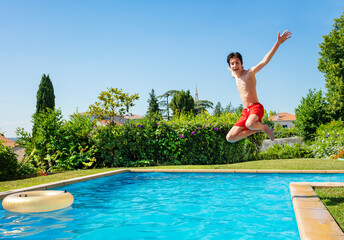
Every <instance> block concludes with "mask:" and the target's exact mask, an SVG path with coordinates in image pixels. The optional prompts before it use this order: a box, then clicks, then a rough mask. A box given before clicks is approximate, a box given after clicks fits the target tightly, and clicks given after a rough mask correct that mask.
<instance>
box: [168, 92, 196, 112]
mask: <svg viewBox="0 0 344 240" xmlns="http://www.w3.org/2000/svg"><path fill="white" fill-rule="evenodd" d="M194 106H195V101H194V99H193V97H192V96H191V95H190V90H187V91H186V92H184V91H183V90H181V91H178V92H176V93H175V94H174V95H173V98H172V101H171V109H172V111H173V115H179V114H181V113H186V114H187V113H193V111H194Z"/></svg>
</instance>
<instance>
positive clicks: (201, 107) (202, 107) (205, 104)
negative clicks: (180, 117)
mask: <svg viewBox="0 0 344 240" xmlns="http://www.w3.org/2000/svg"><path fill="white" fill-rule="evenodd" d="M213 105H214V103H212V102H211V101H208V100H197V101H195V107H194V112H195V114H196V115H197V114H200V113H202V112H205V111H207V108H213Z"/></svg>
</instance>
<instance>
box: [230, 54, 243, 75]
mask: <svg viewBox="0 0 344 240" xmlns="http://www.w3.org/2000/svg"><path fill="white" fill-rule="evenodd" d="M229 65H230V67H231V69H232V70H233V71H234V72H238V71H242V65H241V62H240V59H239V58H237V57H232V58H231V59H230V60H229Z"/></svg>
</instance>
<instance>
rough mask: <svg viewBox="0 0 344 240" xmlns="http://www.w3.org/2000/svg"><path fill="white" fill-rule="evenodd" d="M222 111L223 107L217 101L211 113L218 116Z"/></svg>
mask: <svg viewBox="0 0 344 240" xmlns="http://www.w3.org/2000/svg"><path fill="white" fill-rule="evenodd" d="M222 112H223V108H222V106H221V103H220V102H218V103H217V104H216V106H215V109H214V112H213V115H214V116H220V115H221V113H222Z"/></svg>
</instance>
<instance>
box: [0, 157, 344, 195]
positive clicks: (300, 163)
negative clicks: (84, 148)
mask: <svg viewBox="0 0 344 240" xmlns="http://www.w3.org/2000/svg"><path fill="white" fill-rule="evenodd" d="M146 168H151V169H275V170H343V169H344V162H343V161H338V160H333V159H314V158H311V159H278V160H260V161H250V162H242V163H233V164H223V165H178V166H175V165H174V166H155V167H146ZM116 169H120V168H103V169H89V170H78V171H67V172H63V173H57V174H53V175H48V176H39V177H34V178H27V179H22V180H15V181H6V182H0V192H4V191H9V190H13V189H19V188H24V187H31V186H35V185H39V184H45V183H50V182H56V181H61V180H66V179H71V178H75V177H81V176H86V175H91V174H96V173H101V172H107V171H112V170H116Z"/></svg>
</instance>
